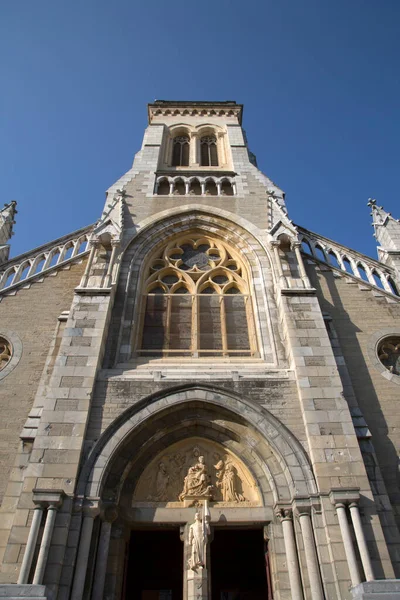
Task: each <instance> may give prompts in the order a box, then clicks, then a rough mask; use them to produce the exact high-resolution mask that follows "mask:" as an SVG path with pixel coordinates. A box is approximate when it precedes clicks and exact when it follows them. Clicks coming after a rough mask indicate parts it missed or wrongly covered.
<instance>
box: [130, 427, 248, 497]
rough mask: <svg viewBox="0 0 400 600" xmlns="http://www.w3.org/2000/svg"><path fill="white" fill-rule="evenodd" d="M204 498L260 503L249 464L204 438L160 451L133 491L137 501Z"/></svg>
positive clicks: (186, 441) (194, 439) (192, 439)
mask: <svg viewBox="0 0 400 600" xmlns="http://www.w3.org/2000/svg"><path fill="white" fill-rule="evenodd" d="M204 500H209V501H211V502H213V503H218V504H225V505H231V504H235V505H237V504H240V505H242V506H244V505H247V506H248V505H250V506H257V505H258V506H259V505H260V498H259V494H258V490H257V486H256V483H255V481H254V478H253V477H252V475H251V474H250V472H249V470H248V469H247V467H246V466H245V465H244V464H243V463H242V462H241V461H240V460H239V459H238V457H237V456H235V455H234V454H232V453H231V452H230V451H229V450H227V449H226V448H224V447H223V446H221V445H219V444H216V443H213V442H210V441H208V440H205V439H201V438H191V439H189V440H185V441H183V442H179V443H177V444H173V445H172V446H170V447H169V448H168V449H166V450H165V451H164V452H163V453H161V454H159V455H158V456H157V457H156V458H155V459H154V460H153V461H152V462H151V463H150V464H149V465H148V466H147V467H146V468H145V470H144V471H143V473H142V475H141V477H140V478H139V481H138V483H137V486H136V489H135V492H134V495H133V504H134V505H138V504H140V505H143V503H145V504H153V503H163V504H168V505H170V506H171V507H172V506H173V505H176V506H182V503H183V505H184V506H193V505H196V504H201V503H202V501H204Z"/></svg>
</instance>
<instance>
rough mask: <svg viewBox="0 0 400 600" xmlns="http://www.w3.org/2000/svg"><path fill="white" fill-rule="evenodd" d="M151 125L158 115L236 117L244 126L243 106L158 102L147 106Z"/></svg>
mask: <svg viewBox="0 0 400 600" xmlns="http://www.w3.org/2000/svg"><path fill="white" fill-rule="evenodd" d="M147 112H148V118H149V123H151V122H152V120H153V117H154V116H157V115H163V116H169V115H170V116H172V115H182V116H185V115H186V116H221V117H223V116H236V117H237V119H238V121H239V123H240V124H242V115H243V105H242V104H236V102H234V101H231V100H227V101H225V102H219V101H214V102H212V101H209V102H203V101H178V100H156V101H155V102H154V103H152V104H148V105H147Z"/></svg>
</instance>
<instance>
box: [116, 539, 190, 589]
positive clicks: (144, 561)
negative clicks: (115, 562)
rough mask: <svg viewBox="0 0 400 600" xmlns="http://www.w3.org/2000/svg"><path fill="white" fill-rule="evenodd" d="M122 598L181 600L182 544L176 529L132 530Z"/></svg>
mask: <svg viewBox="0 0 400 600" xmlns="http://www.w3.org/2000/svg"><path fill="white" fill-rule="evenodd" d="M125 590H126V591H125V599H129V600H182V596H183V543H182V541H181V539H180V537H179V528H176V529H169V530H162V531H154V530H150V531H149V530H146V531H132V534H131V539H130V544H129V558H128V564H127V569H126V579H125Z"/></svg>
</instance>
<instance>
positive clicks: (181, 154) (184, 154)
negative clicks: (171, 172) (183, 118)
mask: <svg viewBox="0 0 400 600" xmlns="http://www.w3.org/2000/svg"><path fill="white" fill-rule="evenodd" d="M188 165H189V138H188V137H187V135H178V136H177V137H176V138H174V145H173V150H172V166H173V167H187V166H188Z"/></svg>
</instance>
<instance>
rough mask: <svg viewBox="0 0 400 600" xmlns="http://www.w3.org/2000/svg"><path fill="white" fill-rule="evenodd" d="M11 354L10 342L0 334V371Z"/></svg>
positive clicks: (8, 360) (6, 363)
mask: <svg viewBox="0 0 400 600" xmlns="http://www.w3.org/2000/svg"><path fill="white" fill-rule="evenodd" d="M11 356H12V348H11V344H10V342H9V341H8V340H6V338H4V337H1V336H0V371H1V370H2V369H4V367H6V366H7V365H8V363H9V362H10V359H11Z"/></svg>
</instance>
